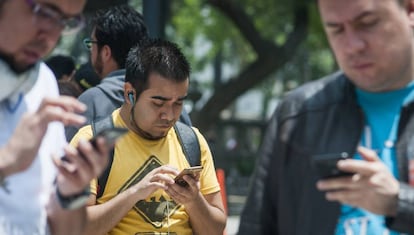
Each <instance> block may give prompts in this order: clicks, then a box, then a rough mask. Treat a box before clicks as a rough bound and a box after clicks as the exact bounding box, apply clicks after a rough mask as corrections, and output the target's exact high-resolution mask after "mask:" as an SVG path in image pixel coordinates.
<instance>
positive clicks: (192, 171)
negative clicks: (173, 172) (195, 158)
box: [174, 166, 203, 187]
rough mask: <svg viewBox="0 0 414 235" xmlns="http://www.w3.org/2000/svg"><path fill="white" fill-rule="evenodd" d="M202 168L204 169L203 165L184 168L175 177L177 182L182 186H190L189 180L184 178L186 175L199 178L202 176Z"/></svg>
mask: <svg viewBox="0 0 414 235" xmlns="http://www.w3.org/2000/svg"><path fill="white" fill-rule="evenodd" d="M201 170H203V167H202V166H193V167H189V168H185V169H184V170H182V171H181V172H180V174H178V175H177V176H176V177H175V179H174V180H175V183H176V184H178V185H180V186H182V187H186V186H188V184H187V181H185V180H184V179H183V176H184V175H191V176H192V177H193V178H198V177H200V172H201Z"/></svg>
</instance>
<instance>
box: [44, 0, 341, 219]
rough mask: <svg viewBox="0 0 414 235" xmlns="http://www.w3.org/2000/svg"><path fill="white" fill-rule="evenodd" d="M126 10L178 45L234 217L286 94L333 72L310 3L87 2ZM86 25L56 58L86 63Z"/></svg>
mask: <svg viewBox="0 0 414 235" xmlns="http://www.w3.org/2000/svg"><path fill="white" fill-rule="evenodd" d="M117 4H129V5H131V6H133V7H134V8H135V9H136V10H137V11H139V12H141V13H143V15H144V18H145V21H146V24H147V26H148V28H149V31H150V34H151V36H152V37H161V38H166V39H168V40H171V41H174V42H176V43H177V44H178V45H180V47H181V48H182V50H183V52H184V54H185V55H186V56H187V58H188V59H189V60H190V63H191V65H192V75H191V78H190V84H191V86H190V91H189V99H188V100H187V101H186V103H185V109H186V110H187V111H188V112H189V113H190V116H191V118H192V122H193V124H194V126H196V127H198V128H199V129H200V131H201V132H202V133H203V134H204V136H205V137H206V138H207V140H208V141H209V144H210V148H211V150H212V152H213V155H214V159H215V164H216V167H217V168H220V169H223V170H224V173H225V179H226V180H225V186H226V192H227V194H226V198H227V205H228V214H229V215H230V216H236V217H237V216H238V215H239V214H240V212H241V209H242V207H243V203H244V200H245V196H246V193H247V190H248V184H249V177H250V175H251V174H252V171H253V169H254V164H255V161H256V158H257V156H258V154H257V152H258V149H259V147H260V143H261V140H262V136H263V134H264V131H265V128H266V123H267V120H268V118H269V117H270V115H271V114H272V112H274V110H275V107H276V106H277V103H278V100H279V99H280V98H281V97H282V96H283V94H284V93H285V92H288V91H289V90H291V89H293V88H295V87H297V86H299V85H301V84H303V83H304V82H307V81H310V80H313V79H318V78H320V77H321V76H324V75H326V74H328V73H330V72H332V71H334V70H336V69H337V65H336V64H335V61H334V58H333V56H332V53H331V51H330V49H329V45H328V43H327V41H326V39H325V35H324V32H323V29H322V26H321V23H320V19H319V16H318V14H317V9H316V5H315V1H312V0H307V1H305V0H129V1H128V0H89V1H88V3H87V6H86V8H85V16H86V19H87V20H89V19H90V18H91V17H92V16H93V15H94V13H95V12H96V11H97V10H98V9H102V8H107V7H109V6H113V5H117ZM90 33H91V28H90V26H88V24H87V27H85V28H84V29H83V31H82V32H80V33H79V34H77V35H73V36H64V37H62V38H61V40H60V42H59V45H58V47H57V48H56V49H55V50H54V51H53V52H52V54H51V55H50V56H52V55H55V54H64V55H70V56H72V57H74V58H75V59H76V63H77V65H80V64H82V63H84V62H87V61H88V60H89V52H88V51H87V50H86V49H84V47H83V44H82V40H83V39H84V38H85V37H89V36H90Z"/></svg>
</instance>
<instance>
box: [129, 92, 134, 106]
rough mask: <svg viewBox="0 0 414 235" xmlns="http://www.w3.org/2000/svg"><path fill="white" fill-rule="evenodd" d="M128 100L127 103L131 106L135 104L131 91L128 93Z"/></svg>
mask: <svg viewBox="0 0 414 235" xmlns="http://www.w3.org/2000/svg"><path fill="white" fill-rule="evenodd" d="M128 98H129V102H131V104H132V105H134V104H135V99H134V92H132V91H130V92H128Z"/></svg>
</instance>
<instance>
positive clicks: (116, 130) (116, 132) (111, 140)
mask: <svg viewBox="0 0 414 235" xmlns="http://www.w3.org/2000/svg"><path fill="white" fill-rule="evenodd" d="M127 132H128V129H127V128H122V127H111V128H107V129H104V130H102V131H101V132H99V133H98V134H96V135H95V136H94V137H93V138H92V139H90V140H89V142H90V143H91V144H92V146H93V147H94V148H97V147H98V146H97V143H96V139H97V138H98V137H101V136H103V137H104V138H105V141H106V143H107V145H108V146H111V147H113V145H114V144H115V141H116V140H117V139H118V138H119V137H121V136H122V135H124V134H126V133H127ZM79 155H80V156H81V157H82V158H84V159H86V158H85V156H84V155H83V154H82V152H80V151H79ZM61 160H62V161H66V162H70V161H69V159H68V158H67V157H66V156H63V157H61Z"/></svg>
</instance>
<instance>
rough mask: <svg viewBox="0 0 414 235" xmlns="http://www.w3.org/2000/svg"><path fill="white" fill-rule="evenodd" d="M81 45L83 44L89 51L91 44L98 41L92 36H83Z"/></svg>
mask: <svg viewBox="0 0 414 235" xmlns="http://www.w3.org/2000/svg"><path fill="white" fill-rule="evenodd" d="M82 42H83V45H84V46H85V48H86V49H87V50H88V51H90V50H92V44H94V43H95V44H99V41H97V40H92V38H85V39H83V41H82Z"/></svg>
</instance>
